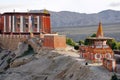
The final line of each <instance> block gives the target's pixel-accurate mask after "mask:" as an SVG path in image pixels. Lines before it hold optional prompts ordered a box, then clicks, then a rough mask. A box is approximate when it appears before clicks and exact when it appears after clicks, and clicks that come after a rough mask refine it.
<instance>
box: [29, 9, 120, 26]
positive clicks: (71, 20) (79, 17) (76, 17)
mask: <svg viewBox="0 0 120 80" xmlns="http://www.w3.org/2000/svg"><path fill="white" fill-rule="evenodd" d="M41 11H43V10H30V12H41ZM49 12H50V14H51V26H52V27H53V28H54V27H74V26H89V25H97V24H98V23H99V22H100V21H101V22H102V23H103V24H115V23H120V11H117V10H110V9H108V10H104V11H101V12H98V13H90V14H87V13H79V12H72V11H60V12H54V11H49Z"/></svg>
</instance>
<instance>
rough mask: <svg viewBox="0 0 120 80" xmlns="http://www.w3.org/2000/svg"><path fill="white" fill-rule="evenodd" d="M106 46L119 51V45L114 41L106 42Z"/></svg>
mask: <svg viewBox="0 0 120 80" xmlns="http://www.w3.org/2000/svg"><path fill="white" fill-rule="evenodd" d="M107 44H108V45H109V46H110V47H111V48H112V49H113V50H114V49H115V50H118V49H120V43H119V42H117V41H116V40H115V39H113V40H108V41H107Z"/></svg>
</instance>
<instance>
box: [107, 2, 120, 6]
mask: <svg viewBox="0 0 120 80" xmlns="http://www.w3.org/2000/svg"><path fill="white" fill-rule="evenodd" d="M109 6H111V7H118V6H120V2H113V3H111V4H110V5H109Z"/></svg>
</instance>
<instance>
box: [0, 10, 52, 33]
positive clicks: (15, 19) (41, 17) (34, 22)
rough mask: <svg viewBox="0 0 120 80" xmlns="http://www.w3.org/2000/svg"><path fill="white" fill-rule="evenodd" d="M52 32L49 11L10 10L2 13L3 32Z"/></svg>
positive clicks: (0, 30)
mask: <svg viewBox="0 0 120 80" xmlns="http://www.w3.org/2000/svg"><path fill="white" fill-rule="evenodd" d="M30 31H32V32H33V33H40V32H43V33H51V27H50V14H49V13H30V12H8V13H4V14H1V15H0V32H1V33H11V32H12V33H21V34H22V33H29V32H30Z"/></svg>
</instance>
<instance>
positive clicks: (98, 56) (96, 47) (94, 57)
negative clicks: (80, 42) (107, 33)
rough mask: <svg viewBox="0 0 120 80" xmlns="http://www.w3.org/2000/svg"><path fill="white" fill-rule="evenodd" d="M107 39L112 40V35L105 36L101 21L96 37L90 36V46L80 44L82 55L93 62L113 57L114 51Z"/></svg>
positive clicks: (88, 39)
mask: <svg viewBox="0 0 120 80" xmlns="http://www.w3.org/2000/svg"><path fill="white" fill-rule="evenodd" d="M107 40H112V38H110V37H104V33H103V30H102V24H101V23H99V26H98V30H97V33H96V37H88V38H87V41H88V42H89V45H88V46H80V56H81V57H83V58H85V59H86V60H91V61H92V62H102V61H103V59H104V58H106V59H113V56H114V53H113V51H112V49H111V48H110V46H109V45H107V44H106V42H107Z"/></svg>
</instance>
